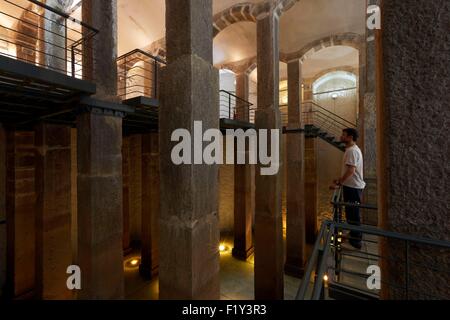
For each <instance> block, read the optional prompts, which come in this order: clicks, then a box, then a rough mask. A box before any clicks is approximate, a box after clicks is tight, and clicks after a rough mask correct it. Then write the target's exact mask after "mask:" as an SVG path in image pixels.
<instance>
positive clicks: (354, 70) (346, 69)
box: [309, 66, 359, 83]
mask: <svg viewBox="0 0 450 320" xmlns="http://www.w3.org/2000/svg"><path fill="white" fill-rule="evenodd" d="M338 71H342V72H348V73H351V74H354V75H355V76H356V78H358V77H359V75H358V68H355V67H352V66H342V67H335V68H329V69H325V70H322V71H320V72H318V73H316V74H315V75H314V76H312V77H310V78H309V79H310V80H311V82H312V83H314V82H316V81H317V80H319V79H320V78H322V77H323V76H325V75H327V74H329V73H332V72H338Z"/></svg>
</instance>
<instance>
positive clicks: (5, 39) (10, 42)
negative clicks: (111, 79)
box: [0, 0, 98, 80]
mask: <svg viewBox="0 0 450 320" xmlns="http://www.w3.org/2000/svg"><path fill="white" fill-rule="evenodd" d="M65 9H67V10H69V9H70V8H65ZM72 14H73V12H72ZM0 17H1V19H0V55H3V56H6V57H9V58H12V59H16V60H20V61H24V62H27V63H30V64H34V65H36V66H39V67H43V68H46V69H50V70H53V71H57V72H59V73H63V74H66V75H69V76H72V77H75V78H79V79H86V80H94V79H90V78H89V77H90V76H89V75H88V74H91V73H92V72H88V71H89V70H92V68H93V66H92V63H93V61H90V60H91V59H88V58H87V56H86V50H88V49H89V48H90V44H89V42H90V41H92V39H93V37H94V36H95V35H96V34H97V33H98V30H96V29H94V28H93V27H91V26H89V25H87V24H86V23H84V22H82V21H79V20H77V19H76V18H74V17H72V16H71V15H69V14H67V13H65V12H63V11H62V10H58V9H55V8H53V7H51V6H48V5H46V4H44V3H42V2H40V1H37V0H21V1H10V0H0Z"/></svg>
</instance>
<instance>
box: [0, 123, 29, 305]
mask: <svg viewBox="0 0 450 320" xmlns="http://www.w3.org/2000/svg"><path fill="white" fill-rule="evenodd" d="M34 137H35V136H34V132H33V131H15V130H8V131H7V133H6V179H7V180H6V229H7V265H6V268H7V280H6V281H7V296H8V297H9V298H19V299H20V298H30V297H32V296H33V294H34V287H35V241H36V238H35V219H36V215H35V214H36V213H35V203H36V193H35V165H36V163H35V161H36V149H35V146H34Z"/></svg>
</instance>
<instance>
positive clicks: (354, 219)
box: [343, 186, 363, 244]
mask: <svg viewBox="0 0 450 320" xmlns="http://www.w3.org/2000/svg"><path fill="white" fill-rule="evenodd" d="M343 191H344V202H348V203H355V202H357V203H361V198H362V193H363V190H362V189H355V188H350V187H346V186H344V187H343ZM345 215H346V217H347V223H348V224H351V225H355V226H360V225H361V214H360V209H359V208H358V207H348V206H347V207H345ZM361 240H362V234H361V232H356V231H351V232H350V243H356V244H361Z"/></svg>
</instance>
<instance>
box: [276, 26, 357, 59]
mask: <svg viewBox="0 0 450 320" xmlns="http://www.w3.org/2000/svg"><path fill="white" fill-rule="evenodd" d="M363 40H364V37H363V36H362V35H360V34H357V33H352V32H347V33H340V34H336V35H331V36H326V37H324V38H321V39H317V40H314V41H312V42H310V43H308V44H307V45H306V46H304V47H303V48H301V49H300V50H298V51H296V52H291V53H286V54H281V59H282V60H284V61H286V62H287V61H292V60H300V61H301V62H304V61H305V60H306V59H307V58H309V57H310V56H312V55H313V54H314V53H316V52H319V51H320V50H322V49H325V48H328V47H333V46H347V47H352V48H354V49H356V50H358V51H361V50H362V49H363V44H364V41H363Z"/></svg>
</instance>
